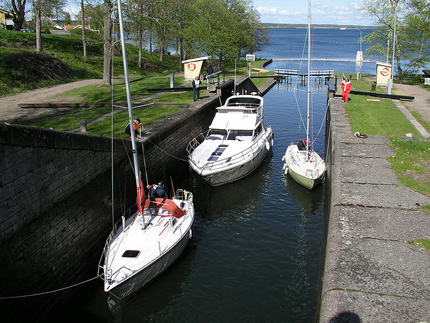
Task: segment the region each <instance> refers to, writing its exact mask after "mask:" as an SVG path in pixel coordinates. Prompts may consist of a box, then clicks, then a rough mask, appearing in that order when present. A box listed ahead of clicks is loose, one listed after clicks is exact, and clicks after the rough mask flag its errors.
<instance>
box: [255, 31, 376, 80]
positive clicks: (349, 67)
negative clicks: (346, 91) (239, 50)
mask: <svg viewBox="0 0 430 323" xmlns="http://www.w3.org/2000/svg"><path fill="white" fill-rule="evenodd" d="M371 32H373V29H361V34H362V36H363V37H364V36H365V35H368V34H370V33H371ZM306 35H307V29H306V28H274V29H269V36H270V44H269V45H268V46H266V47H265V48H264V50H262V51H260V52H256V53H255V55H256V57H258V58H273V59H276V58H294V59H301V58H305V59H307V57H308V54H307V53H308V52H307V38H306V37H307V36H306ZM359 38H360V31H359V30H357V29H346V30H340V29H335V28H327V29H319V28H318V29H317V28H314V29H312V32H311V52H312V54H311V57H312V58H315V59H318V58H320V59H324V58H330V59H355V58H356V55H357V51H359V50H360V43H359ZM361 46H362V50H363V52H364V54H366V49H367V47H368V44H367V43H366V42H362V44H361ZM366 59H372V60H377V58H376V57H370V58H366ZM381 59H382V58H379V59H378V60H379V61H380V60H381ZM267 68H268V69H269V70H273V69H275V68H287V69H295V70H300V71H301V74H306V72H307V62H298V61H292V62H290V61H288V62H273V63H272V64H270V65H268V66H267ZM357 68H358V67H357V65H356V63H355V62H327V61H323V62H320V61H315V62H313V64H312V67H311V69H312V70H334V71H335V72H338V73H345V74H347V73H348V74H349V73H356V72H357ZM362 73H363V74H373V75H375V73H376V65H375V64H374V63H363V66H362Z"/></svg>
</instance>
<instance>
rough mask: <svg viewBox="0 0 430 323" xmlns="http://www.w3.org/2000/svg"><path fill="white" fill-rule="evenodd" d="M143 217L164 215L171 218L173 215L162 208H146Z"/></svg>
mask: <svg viewBox="0 0 430 323" xmlns="http://www.w3.org/2000/svg"><path fill="white" fill-rule="evenodd" d="M143 215H153V216H157V215H162V216H169V215H172V213H170V211H169V210H166V209H162V208H145V209H143Z"/></svg>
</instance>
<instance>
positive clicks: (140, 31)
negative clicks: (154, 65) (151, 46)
mask: <svg viewBox="0 0 430 323" xmlns="http://www.w3.org/2000/svg"><path fill="white" fill-rule="evenodd" d="M138 33H139V34H138V35H137V45H138V46H139V62H138V63H137V65H138V67H139V68H142V65H143V62H142V46H143V31H142V30H141V28H139V31H138Z"/></svg>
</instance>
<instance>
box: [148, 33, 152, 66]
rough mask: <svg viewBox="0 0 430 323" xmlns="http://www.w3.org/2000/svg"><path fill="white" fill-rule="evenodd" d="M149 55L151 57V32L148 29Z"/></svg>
mask: <svg viewBox="0 0 430 323" xmlns="http://www.w3.org/2000/svg"><path fill="white" fill-rule="evenodd" d="M149 57H150V58H151V59H152V32H151V30H150V31H149Z"/></svg>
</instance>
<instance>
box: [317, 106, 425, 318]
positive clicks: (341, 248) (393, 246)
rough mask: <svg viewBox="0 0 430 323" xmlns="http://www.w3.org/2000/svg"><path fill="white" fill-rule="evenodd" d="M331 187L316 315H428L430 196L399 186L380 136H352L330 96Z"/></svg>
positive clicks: (370, 316) (387, 316)
mask: <svg viewBox="0 0 430 323" xmlns="http://www.w3.org/2000/svg"><path fill="white" fill-rule="evenodd" d="M328 126H329V127H330V137H329V140H328V141H329V147H330V149H329V155H330V154H331V156H329V159H330V158H331V167H330V168H329V169H328V171H327V176H328V180H329V181H330V183H329V184H328V187H327V189H328V190H329V193H331V203H330V214H329V224H328V231H327V245H326V259H325V266H324V274H323V277H322V280H323V282H322V283H323V284H322V291H321V308H320V322H372V323H377V322H417V323H419V322H430V274H429V273H430V253H429V252H428V251H427V250H426V249H424V248H422V247H420V246H418V245H416V244H414V243H413V241H414V240H416V239H421V238H426V239H430V215H429V214H427V213H424V212H420V211H417V210H416V209H417V208H418V207H419V206H420V205H429V204H430V197H428V196H425V195H422V194H420V193H417V192H415V191H413V190H410V189H408V188H405V187H401V186H398V180H397V177H396V175H395V174H394V172H393V170H392V168H391V165H390V163H389V161H388V160H387V157H390V156H393V155H394V152H393V151H392V150H391V148H389V147H388V146H387V145H386V143H387V142H388V139H387V138H385V137H382V136H369V137H368V138H367V139H359V138H356V137H355V136H354V135H353V134H352V131H351V128H350V125H349V121H348V119H347V117H346V113H345V109H344V108H343V103H342V102H341V99H340V98H334V99H331V100H330V123H329V124H328Z"/></svg>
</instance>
